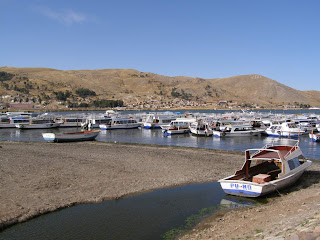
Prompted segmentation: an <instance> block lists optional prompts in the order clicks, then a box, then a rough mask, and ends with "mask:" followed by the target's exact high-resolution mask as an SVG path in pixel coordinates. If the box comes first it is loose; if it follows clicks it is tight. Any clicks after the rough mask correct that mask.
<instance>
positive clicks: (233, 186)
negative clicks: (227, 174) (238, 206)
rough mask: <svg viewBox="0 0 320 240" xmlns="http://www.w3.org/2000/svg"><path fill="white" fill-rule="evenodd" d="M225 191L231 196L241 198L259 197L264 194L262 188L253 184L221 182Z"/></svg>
mask: <svg viewBox="0 0 320 240" xmlns="http://www.w3.org/2000/svg"><path fill="white" fill-rule="evenodd" d="M219 183H220V185H221V188H222V189H223V191H224V192H225V193H227V194H230V195H235V196H241V197H259V196H261V194H262V186H259V185H257V184H252V183H251V182H243V181H233V180H226V179H222V180H219Z"/></svg>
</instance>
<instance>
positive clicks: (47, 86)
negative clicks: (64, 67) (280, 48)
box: [0, 67, 320, 107]
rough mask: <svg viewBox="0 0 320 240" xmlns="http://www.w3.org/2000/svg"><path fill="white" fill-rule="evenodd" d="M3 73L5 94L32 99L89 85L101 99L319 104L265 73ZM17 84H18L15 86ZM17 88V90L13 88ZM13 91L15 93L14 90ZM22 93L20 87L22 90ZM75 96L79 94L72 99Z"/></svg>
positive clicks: (311, 94)
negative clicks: (223, 75) (206, 75)
mask: <svg viewBox="0 0 320 240" xmlns="http://www.w3.org/2000/svg"><path fill="white" fill-rule="evenodd" d="M0 72H6V73H10V74H13V76H14V77H12V79H11V80H6V81H3V82H2V84H3V83H6V84H7V87H5V85H2V86H1V89H0V93H1V95H7V94H10V95H12V94H14V93H17V91H16V90H17V89H18V90H19V89H20V90H21V89H23V88H26V87H27V88H28V93H25V95H28V97H32V96H38V95H48V96H51V97H53V96H54V93H53V92H57V91H66V90H68V91H70V92H72V93H73V94H74V96H75V90H76V89H79V88H87V89H90V90H92V91H94V92H95V93H96V94H97V96H96V97H93V98H98V99H121V100H123V101H124V102H125V103H126V104H130V103H139V102H145V101H148V100H152V99H153V100H162V101H170V100H172V99H174V98H181V99H187V100H192V101H197V102H211V103H214V102H219V101H229V102H233V103H235V102H237V103H239V104H241V103H249V104H251V103H255V104H259V105H260V106H264V107H274V106H277V105H279V104H280V105H287V104H291V105H295V104H296V105H297V104H309V105H311V106H320V92H319V91H299V90H295V89H293V88H290V87H288V86H285V85H283V84H280V83H278V82H276V81H274V80H272V79H269V78H267V77H264V76H260V75H256V74H252V75H242V76H234V77H228V78H217V79H202V78H190V77H168V76H163V75H157V74H154V73H145V72H140V71H137V70H132V69H99V70H69V71H61V70H56V69H49V68H13V67H0ZM14 86H16V88H15V87H14ZM14 88H15V89H14ZM12 90H14V91H12ZM20 92H21V91H20ZM73 99H74V100H76V98H75V97H74V98H73Z"/></svg>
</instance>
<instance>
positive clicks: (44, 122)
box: [16, 119, 60, 129]
mask: <svg viewBox="0 0 320 240" xmlns="http://www.w3.org/2000/svg"><path fill="white" fill-rule="evenodd" d="M59 126H60V123H56V122H54V121H53V120H52V119H32V120H31V121H30V122H28V123H18V124H16V128H19V129H47V128H57V127H59Z"/></svg>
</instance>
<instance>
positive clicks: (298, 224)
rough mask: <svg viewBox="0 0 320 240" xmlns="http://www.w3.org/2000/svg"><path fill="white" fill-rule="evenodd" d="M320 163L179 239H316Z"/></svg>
mask: <svg viewBox="0 0 320 240" xmlns="http://www.w3.org/2000/svg"><path fill="white" fill-rule="evenodd" d="M319 182H320V164H319V162H317V161H314V162H313V165H312V166H311V167H310V168H309V169H308V171H306V172H305V173H304V174H303V175H302V177H301V179H300V180H298V182H297V183H296V184H295V185H293V186H292V187H290V188H288V189H286V190H282V191H281V192H280V195H279V194H278V193H275V194H272V195H270V196H268V201H269V203H268V204H266V205H261V206H258V207H254V208H246V209H235V210H232V211H227V212H224V213H223V212H219V213H217V214H216V215H214V216H212V217H210V218H209V219H207V220H206V221H204V222H202V223H201V224H200V225H199V226H198V227H197V228H196V229H194V230H193V231H191V232H189V233H188V234H187V235H185V236H183V237H180V238H179V240H187V239H188V240H190V239H192V240H194V239H201V240H219V239H223V240H224V239H264V240H266V239H270V240H320V183H319Z"/></svg>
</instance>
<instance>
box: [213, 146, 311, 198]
mask: <svg viewBox="0 0 320 240" xmlns="http://www.w3.org/2000/svg"><path fill="white" fill-rule="evenodd" d="M291 141H295V144H294V145H274V144H270V145H266V146H264V147H263V148H261V149H248V150H246V151H245V162H244V164H243V166H242V168H241V169H240V170H238V171H236V172H235V174H234V175H232V176H229V177H226V178H224V179H221V180H219V182H220V184H221V187H222V189H223V190H224V191H225V192H226V193H228V194H231V195H236V196H244V197H259V196H263V195H266V194H269V193H272V192H274V191H278V190H280V189H283V188H285V187H287V186H289V185H291V184H293V183H294V182H296V181H297V180H298V178H299V177H300V176H301V175H302V173H303V172H304V171H305V170H306V169H307V168H308V167H310V166H311V164H312V162H311V161H310V160H307V159H305V158H304V156H303V154H302V151H301V149H300V147H299V141H296V140H291Z"/></svg>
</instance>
